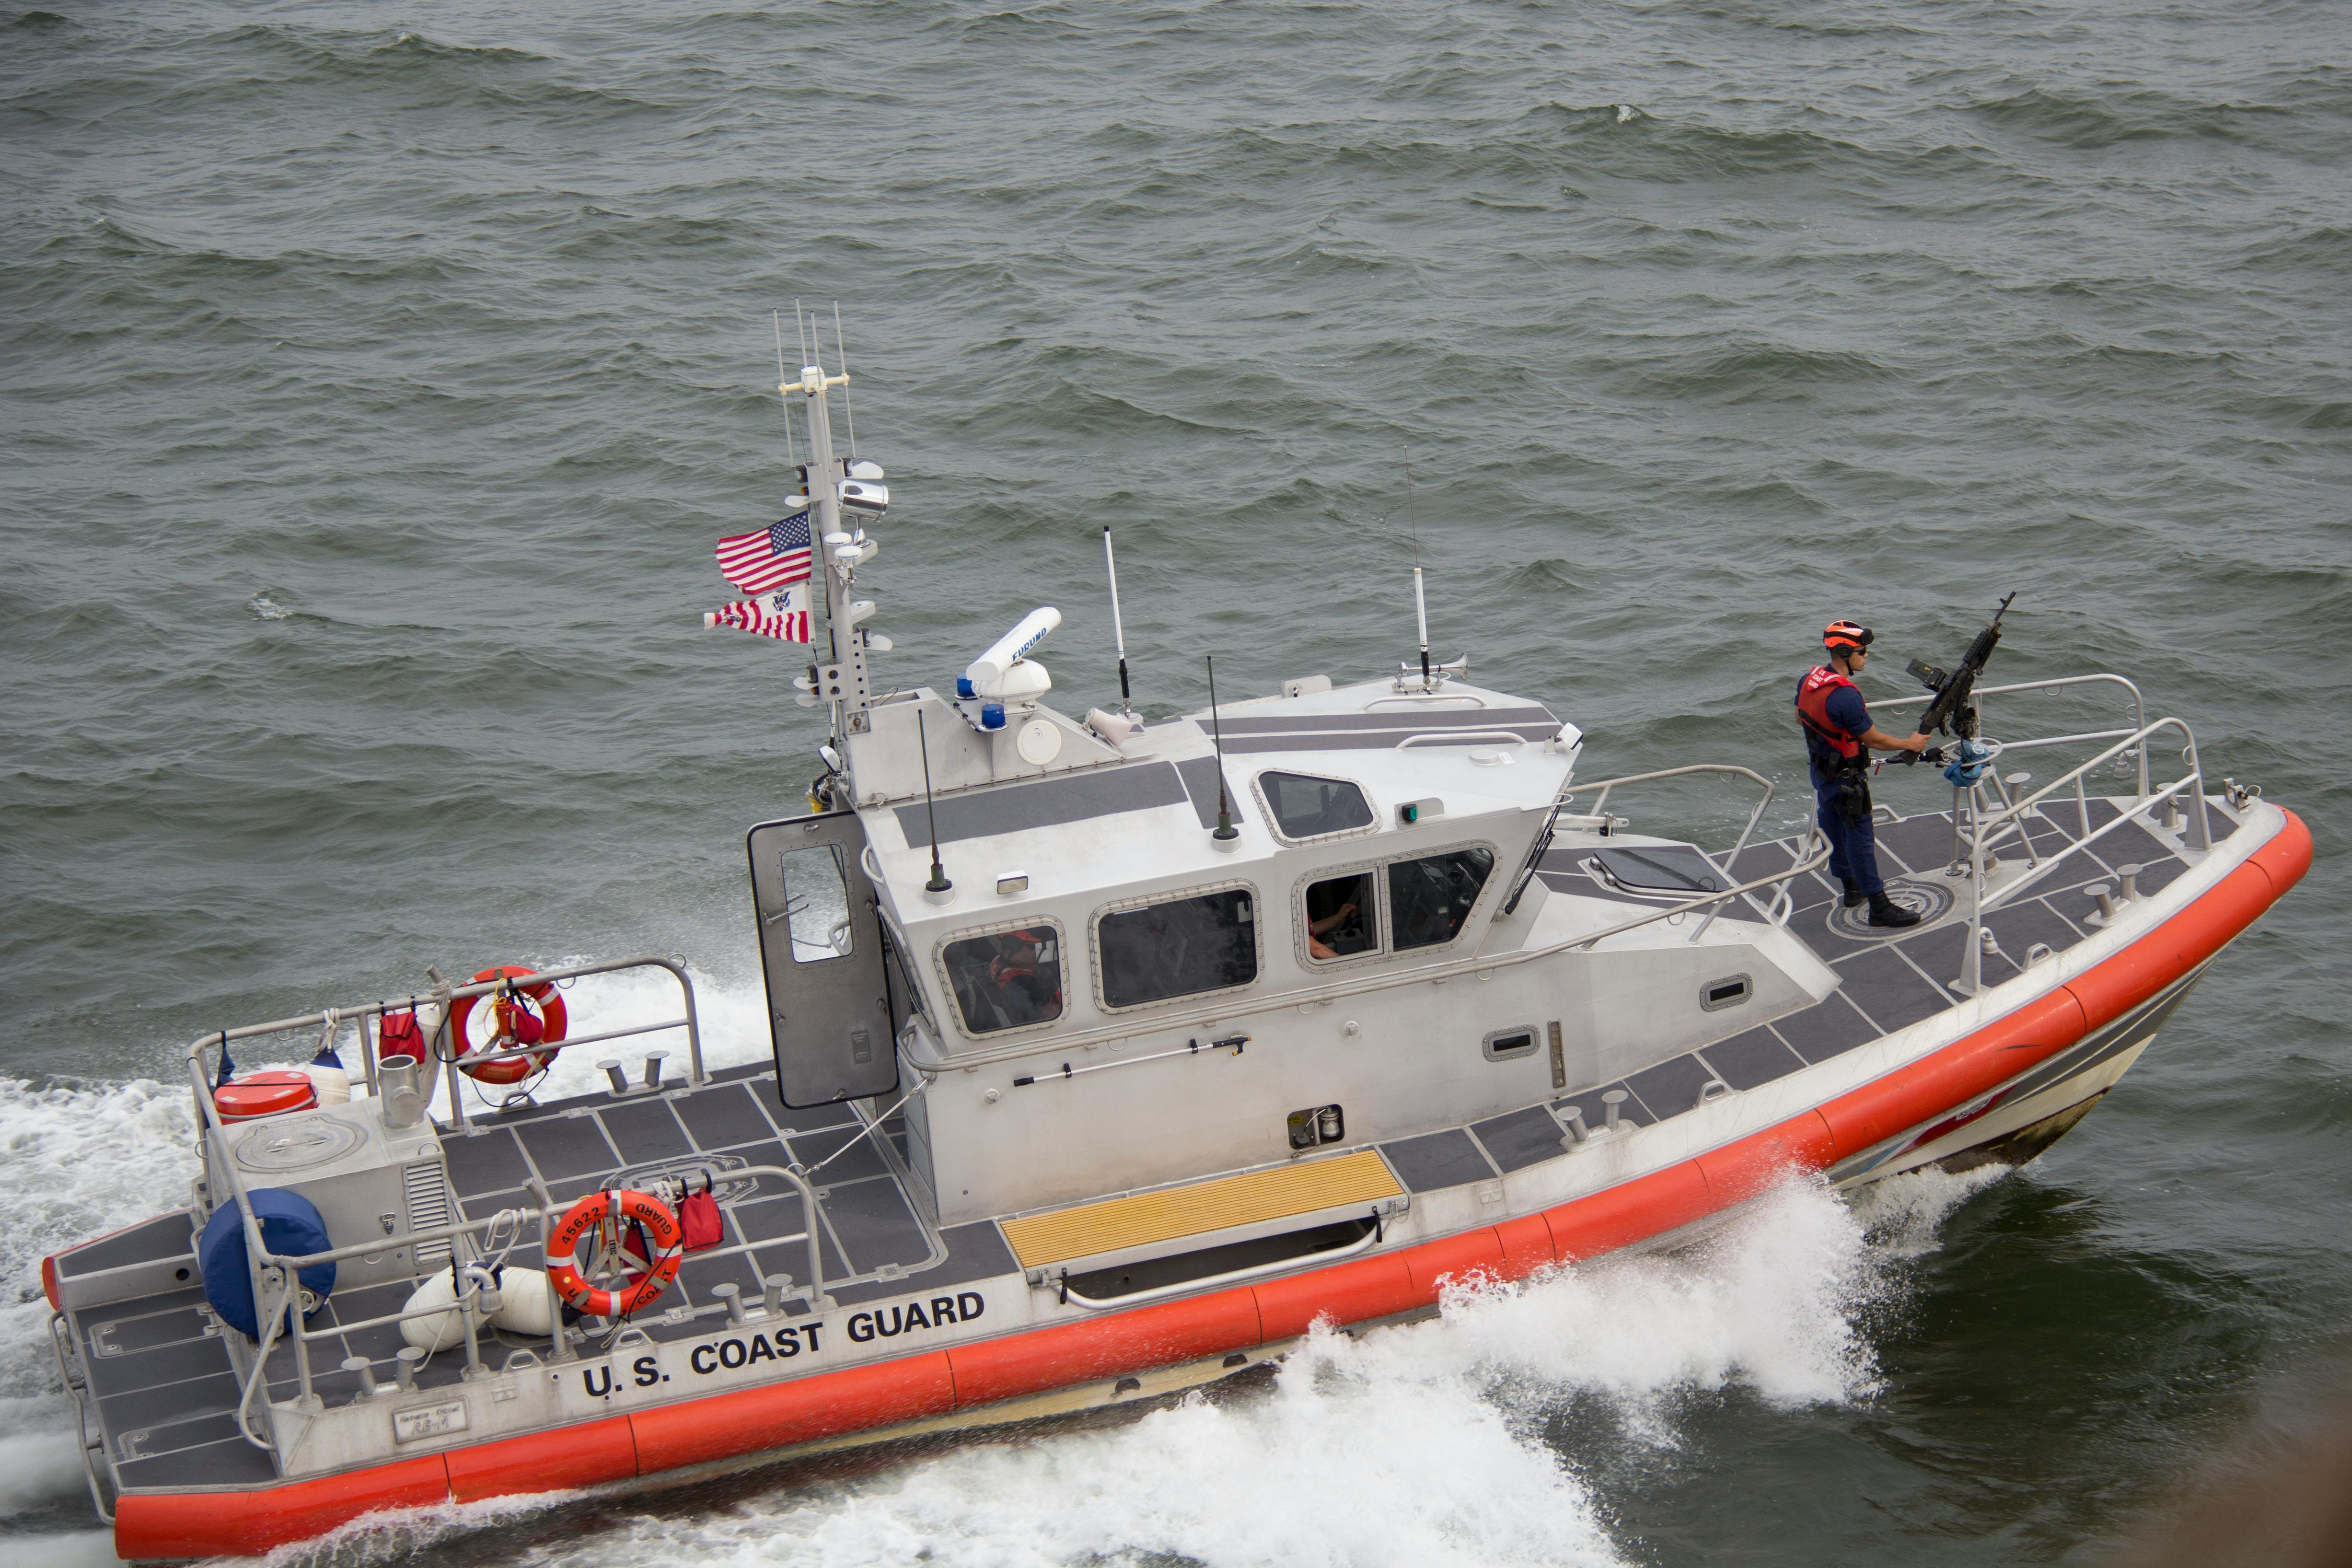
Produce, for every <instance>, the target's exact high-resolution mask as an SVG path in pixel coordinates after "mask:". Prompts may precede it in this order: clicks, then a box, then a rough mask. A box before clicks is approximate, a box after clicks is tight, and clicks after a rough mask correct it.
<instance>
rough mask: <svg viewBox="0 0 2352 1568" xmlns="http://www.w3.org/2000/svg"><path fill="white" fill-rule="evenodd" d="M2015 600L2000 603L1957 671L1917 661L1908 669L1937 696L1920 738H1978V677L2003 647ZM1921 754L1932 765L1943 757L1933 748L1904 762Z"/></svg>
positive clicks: (1908, 758)
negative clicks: (2004, 625) (2005, 619)
mask: <svg viewBox="0 0 2352 1568" xmlns="http://www.w3.org/2000/svg"><path fill="white" fill-rule="evenodd" d="M2016 597H2017V595H2015V594H2011V595H2009V598H2007V599H2003V600H2002V601H2001V602H2000V608H1999V609H1997V610H1995V611H1993V613H1992V619H1991V621H1990V622H1989V623H1988V624H1987V625H1986V626H1985V629H1984V630H1982V631H1980V632H1979V633H1978V634H1977V637H1976V640H1975V641H1974V642H1972V643H1970V644H1969V651H1968V652H1967V653H1965V654H1963V655H1961V656H1960V662H1959V665H1958V668H1954V669H1952V670H1950V671H1945V670H1941V669H1937V668H1936V667H1935V666H1934V665H1932V664H1923V663H1921V662H1920V661H1919V660H1918V659H1916V658H1915V659H1913V660H1912V661H1911V662H1910V664H1908V665H1907V666H1906V667H1905V668H1906V669H1907V671H1908V672H1909V673H1910V674H1911V675H1912V676H1914V677H1916V679H1918V681H1919V683H1920V684H1921V685H1922V686H1925V687H1926V688H1927V689H1928V690H1930V691H1932V692H1934V693H1935V694H1936V700H1934V701H1933V702H1930V703H1928V704H1927V711H1926V712H1924V713H1922V714H1920V715H1919V731H1918V732H1919V733H1920V734H1922V735H1937V734H1944V735H1956V736H1958V738H1959V739H1960V740H1961V741H1963V742H1969V741H1973V740H1975V739H1976V738H1977V705H1976V689H1977V677H1978V676H1979V675H1982V674H1983V673H1984V667H1985V660H1987V659H1989V658H1991V657H1992V650H1993V649H1994V648H1996V647H2000V618H2001V616H2005V615H2007V614H2008V613H2009V605H2010V600H2011V599H2014V598H2016ZM1922 754H1924V755H1926V756H1927V760H1928V761H1929V762H1937V761H1940V760H1941V753H1940V752H1935V751H1934V750H1933V749H1932V748H1931V749H1930V751H1929V752H1926V753H1913V752H1905V753H1904V754H1903V759H1902V760H1903V761H1904V762H1905V763H1911V762H1914V761H1916V760H1917V757H1918V755H1922Z"/></svg>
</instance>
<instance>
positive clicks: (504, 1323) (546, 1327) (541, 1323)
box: [490, 1263, 555, 1339]
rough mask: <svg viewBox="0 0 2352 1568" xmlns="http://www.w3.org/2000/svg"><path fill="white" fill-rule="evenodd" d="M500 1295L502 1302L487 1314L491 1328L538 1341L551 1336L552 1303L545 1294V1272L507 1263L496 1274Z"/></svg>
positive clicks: (552, 1330)
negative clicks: (527, 1336)
mask: <svg viewBox="0 0 2352 1568" xmlns="http://www.w3.org/2000/svg"><path fill="white" fill-rule="evenodd" d="M499 1296H500V1297H502V1298H503V1300H502V1301H501V1302H500V1304H499V1310H497V1311H495V1312H492V1313H491V1314H490V1326H491V1327H492V1328H496V1329H504V1330H506V1331H507V1332H509V1333H510V1334H532V1335H535V1336H537V1337H539V1338H541V1339H547V1338H550V1337H551V1336H552V1335H553V1334H554V1332H555V1304H554V1300H553V1299H552V1298H551V1295H550V1294H549V1291H548V1285H547V1272H546V1270H544V1269H540V1268H523V1267H521V1266H520V1264H514V1263H509V1264H508V1265H507V1266H506V1268H504V1269H502V1270H500V1271H499Z"/></svg>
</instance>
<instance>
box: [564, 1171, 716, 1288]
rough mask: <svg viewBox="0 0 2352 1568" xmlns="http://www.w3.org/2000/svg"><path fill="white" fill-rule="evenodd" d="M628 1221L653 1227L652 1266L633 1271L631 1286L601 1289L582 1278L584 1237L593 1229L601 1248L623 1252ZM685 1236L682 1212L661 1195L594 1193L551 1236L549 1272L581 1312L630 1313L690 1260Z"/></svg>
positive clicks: (576, 1205)
mask: <svg viewBox="0 0 2352 1568" xmlns="http://www.w3.org/2000/svg"><path fill="white" fill-rule="evenodd" d="M625 1220H634V1221H635V1222H636V1223H638V1224H640V1225H642V1226H645V1227H646V1229H647V1230H650V1231H651V1232H653V1239H654V1247H655V1254H654V1257H653V1258H652V1263H651V1267H650V1268H646V1271H645V1272H644V1273H642V1274H637V1275H635V1276H633V1277H632V1279H631V1282H630V1285H629V1288H628V1289H626V1290H623V1291H619V1292H617V1293H616V1292H614V1291H611V1290H600V1289H597V1288H596V1287H595V1286H593V1285H591V1284H589V1283H588V1281H587V1280H585V1279H582V1278H581V1276H580V1263H579V1258H577V1257H576V1256H575V1255H576V1253H577V1250H578V1248H579V1246H580V1243H581V1241H582V1240H583V1238H584V1237H587V1236H588V1235H589V1233H590V1232H591V1231H593V1232H594V1233H596V1238H597V1243H598V1247H599V1248H600V1250H606V1251H609V1252H611V1253H612V1254H614V1256H618V1255H619V1253H620V1246H619V1236H618V1232H619V1230H620V1227H621V1224H622V1222H623V1221H625ZM681 1238H682V1233H681V1232H680V1231H679V1229H678V1225H677V1215H673V1214H671V1213H670V1212H669V1205H667V1204H665V1203H663V1202H662V1201H661V1200H660V1199H659V1198H656V1197H653V1196H651V1195H649V1194H645V1193H635V1192H628V1191H622V1192H617V1193H613V1192H604V1193H590V1194H588V1195H587V1196H586V1197H584V1198H582V1199H581V1200H580V1201H579V1202H578V1203H576V1204H573V1205H572V1207H571V1208H570V1209H568V1210H566V1211H565V1212H564V1215H563V1218H562V1221H561V1222H559V1223H558V1224H557V1226H556V1227H555V1233H554V1234H553V1235H552V1236H550V1237H548V1238H547V1277H548V1278H549V1279H551V1280H553V1281H554V1282H555V1289H556V1294H558V1295H560V1296H562V1298H563V1299H564V1300H567V1301H569V1302H571V1303H572V1305H573V1306H575V1307H577V1308H579V1309H580V1310H582V1311H583V1312H586V1313H589V1314H590V1315H591V1316H593V1317H599V1318H625V1317H627V1316H629V1315H630V1314H631V1313H633V1312H635V1311H638V1310H641V1309H643V1308H644V1307H646V1305H647V1304H648V1303H650V1302H651V1301H652V1300H654V1299H655V1298H656V1297H657V1296H659V1295H660V1294H661V1293H662V1292H663V1291H664V1290H666V1289H669V1282H670V1281H671V1280H672V1279H677V1266H678V1265H679V1264H680V1263H682V1262H684V1261H685V1260H686V1249H685V1248H684V1247H680V1246H679V1245H678V1242H679V1241H680V1239H681Z"/></svg>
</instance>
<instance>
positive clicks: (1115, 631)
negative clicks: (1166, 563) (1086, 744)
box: [1103, 523, 1223, 766]
mask: <svg viewBox="0 0 2352 1568" xmlns="http://www.w3.org/2000/svg"><path fill="white" fill-rule="evenodd" d="M1103 565H1104V567H1105V568H1106V569H1108V571H1109V573H1110V640H1111V643H1112V645H1113V646H1114V647H1117V648H1118V710H1119V714H1120V716H1121V717H1123V718H1128V719H1132V718H1134V717H1135V699H1134V694H1133V693H1131V692H1130V691H1129V690H1128V687H1127V628H1126V627H1125V626H1122V625H1120V623H1119V618H1118V558H1117V557H1116V556H1114V555H1112V554H1111V552H1110V524H1108V523H1105V524H1103ZM1214 706H1215V704H1214V701H1213V700H1212V702H1211V707H1212V709H1213V708H1214ZM1219 754H1220V756H1222V755H1223V753H1222V752H1220V753H1219ZM1220 765H1221V766H1222V764H1220Z"/></svg>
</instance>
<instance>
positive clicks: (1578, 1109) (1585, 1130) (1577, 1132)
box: [1562, 1105, 1592, 1148]
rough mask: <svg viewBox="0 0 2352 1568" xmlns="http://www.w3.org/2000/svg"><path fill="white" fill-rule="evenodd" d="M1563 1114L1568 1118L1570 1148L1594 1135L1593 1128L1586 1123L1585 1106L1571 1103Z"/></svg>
mask: <svg viewBox="0 0 2352 1568" xmlns="http://www.w3.org/2000/svg"><path fill="white" fill-rule="evenodd" d="M1562 1114H1563V1115H1565V1116H1566V1117H1567V1118H1568V1143H1569V1146H1570V1148H1574V1147H1575V1146H1576V1145H1577V1144H1579V1143H1581V1142H1584V1141H1585V1140H1586V1139H1587V1138H1590V1137H1591V1136H1592V1130H1591V1128H1589V1127H1587V1126H1585V1124H1584V1107H1582V1106H1580V1105H1571V1106H1570V1107H1569V1108H1568V1109H1567V1110H1565V1111H1564V1112H1562Z"/></svg>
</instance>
